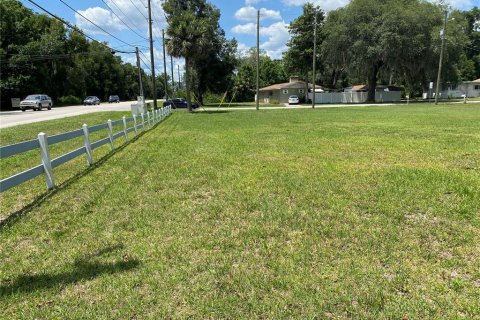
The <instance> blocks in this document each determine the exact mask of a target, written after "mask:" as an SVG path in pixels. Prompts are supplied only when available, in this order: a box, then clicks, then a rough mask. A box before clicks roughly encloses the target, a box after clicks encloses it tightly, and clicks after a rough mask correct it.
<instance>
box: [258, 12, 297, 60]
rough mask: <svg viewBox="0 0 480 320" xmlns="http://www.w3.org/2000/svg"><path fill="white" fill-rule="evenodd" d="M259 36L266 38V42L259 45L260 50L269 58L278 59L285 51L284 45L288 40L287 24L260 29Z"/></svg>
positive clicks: (277, 24)
mask: <svg viewBox="0 0 480 320" xmlns="http://www.w3.org/2000/svg"><path fill="white" fill-rule="evenodd" d="M260 34H261V35H263V36H267V37H268V40H267V41H266V42H263V43H262V44H261V45H260V48H261V49H264V50H265V51H266V52H267V54H268V55H269V56H270V57H271V58H273V59H280V58H281V57H282V53H283V52H285V51H286V50H287V45H286V44H287V42H288V40H289V39H290V34H289V32H288V28H287V24H286V23H285V22H284V21H282V22H277V23H274V24H272V25H270V26H268V27H264V28H260Z"/></svg>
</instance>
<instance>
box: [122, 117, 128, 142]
mask: <svg viewBox="0 0 480 320" xmlns="http://www.w3.org/2000/svg"><path fill="white" fill-rule="evenodd" d="M122 120H123V135H124V136H125V141H128V132H127V118H125V116H123V117H122Z"/></svg>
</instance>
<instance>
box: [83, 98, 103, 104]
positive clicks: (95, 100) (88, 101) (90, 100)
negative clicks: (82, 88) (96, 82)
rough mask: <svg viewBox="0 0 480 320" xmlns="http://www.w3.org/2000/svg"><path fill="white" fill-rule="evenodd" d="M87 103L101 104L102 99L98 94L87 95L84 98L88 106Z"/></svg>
mask: <svg viewBox="0 0 480 320" xmlns="http://www.w3.org/2000/svg"><path fill="white" fill-rule="evenodd" d="M87 104H88V105H97V104H100V99H98V97H96V96H89V97H86V98H85V100H83V105H84V106H86V105H87Z"/></svg>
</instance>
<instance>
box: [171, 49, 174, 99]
mask: <svg viewBox="0 0 480 320" xmlns="http://www.w3.org/2000/svg"><path fill="white" fill-rule="evenodd" d="M170 69H171V70H170V71H171V72H172V96H174V94H173V92H175V78H174V77H173V57H172V56H170ZM172 98H173V97H172Z"/></svg>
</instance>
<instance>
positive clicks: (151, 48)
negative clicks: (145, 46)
mask: <svg viewBox="0 0 480 320" xmlns="http://www.w3.org/2000/svg"><path fill="white" fill-rule="evenodd" d="M150 1H151V0H148V31H149V33H150V63H151V68H152V70H151V71H152V82H153V108H154V109H155V110H156V109H158V106H157V85H156V84H155V60H154V57H153V35H152V6H151V5H150Z"/></svg>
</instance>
